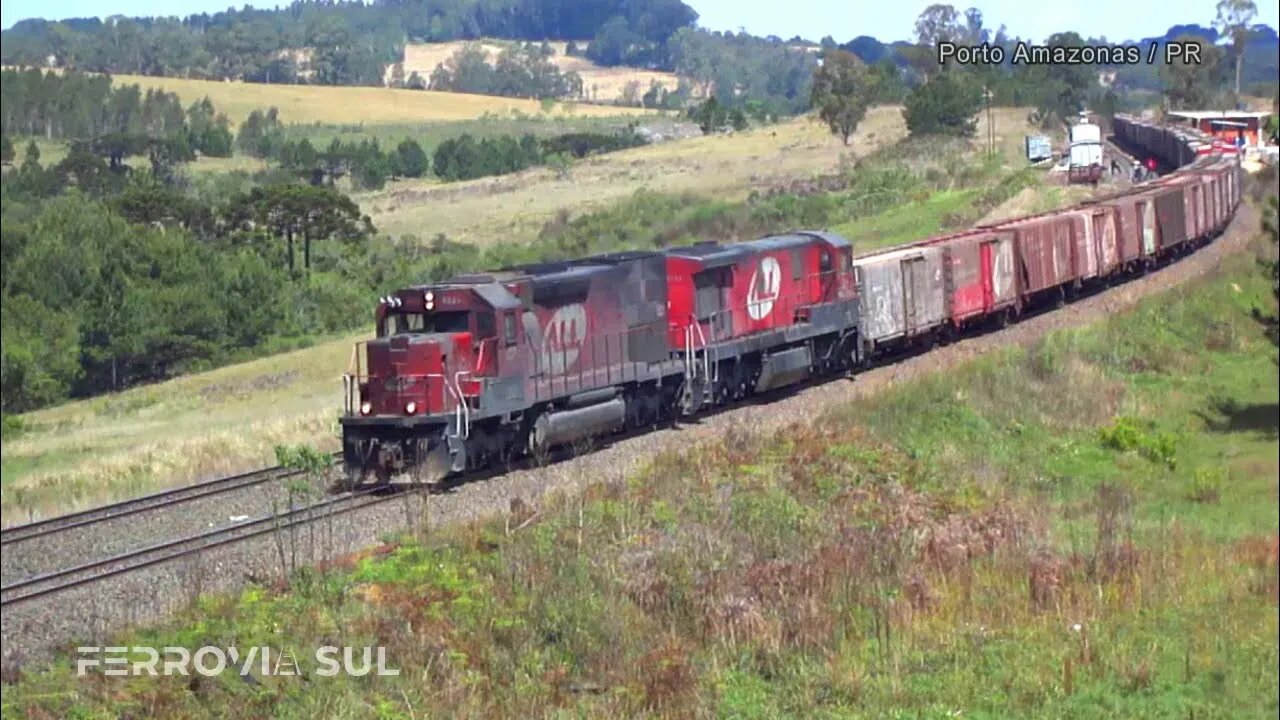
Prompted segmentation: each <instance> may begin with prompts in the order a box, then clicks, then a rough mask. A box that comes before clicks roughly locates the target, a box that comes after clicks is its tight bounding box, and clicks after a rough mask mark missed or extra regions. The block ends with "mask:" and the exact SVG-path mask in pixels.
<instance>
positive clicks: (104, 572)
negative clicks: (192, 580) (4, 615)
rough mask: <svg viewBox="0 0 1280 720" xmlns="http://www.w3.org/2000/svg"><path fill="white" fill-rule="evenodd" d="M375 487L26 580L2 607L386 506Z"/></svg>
mask: <svg viewBox="0 0 1280 720" xmlns="http://www.w3.org/2000/svg"><path fill="white" fill-rule="evenodd" d="M375 490H376V488H375V489H370V490H364V491H357V492H354V493H350V494H347V495H340V496H333V497H328V498H325V499H323V500H320V501H318V502H315V503H312V504H310V505H305V506H301V507H295V508H291V509H289V510H287V511H285V512H281V513H274V514H271V515H264V516H262V517H259V518H257V519H254V520H249V521H246V522H243V523H240V524H238V525H232V526H230V527H224V528H217V529H215V530H210V531H207V532H203V533H200V534H199V535H191V536H188V537H185V538H180V539H177V540H169V541H165V542H161V543H157V544H155V545H151V546H148V547H144V548H139V549H136V550H130V551H128V552H125V553H121V554H119V555H115V556H112V557H109V558H103V559H100V560H94V561H91V562H88V563H84V564H82V565H77V566H75V567H71V568H66V569H64V570H57V571H54V572H50V573H45V574H43V575H37V576H34V577H31V578H26V579H24V580H21V581H19V582H16V583H13V584H11V585H8V586H5V587H0V607H8V606H10V605H16V604H18V603H22V602H27V601H30V600H35V599H38V598H42V597H47V596H50V595H56V594H58V593H61V592H64V591H66V590H69V589H72V588H75V587H79V586H81V585H85V584H88V583H93V582H97V581H99V580H104V579H106V578H110V577H115V576H118V575H125V574H128V573H131V572H135V571H137V570H141V569H143V568H146V567H150V566H153V565H159V564H161V563H165V562H169V561H172V560H176V559H180V558H183V557H188V556H192V555H198V554H200V553H203V552H205V551H207V550H210V549H213V548H217V547H222V546H224V545H230V544H233V543H236V542H240V541H243V540H248V539H251V538H255V537H260V536H262V535H266V534H268V533H272V532H276V531H279V530H284V529H289V528H293V527H295V526H301V525H306V524H307V523H312V522H316V521H323V520H325V519H327V518H332V517H335V516H337V515H343V514H346V513H349V512H353V511H355V510H358V509H360V508H364V507H368V506H370V505H375V504H378V503H382V502H386V501H388V500H390V499H392V498H394V497H396V496H395V495H377V494H375Z"/></svg>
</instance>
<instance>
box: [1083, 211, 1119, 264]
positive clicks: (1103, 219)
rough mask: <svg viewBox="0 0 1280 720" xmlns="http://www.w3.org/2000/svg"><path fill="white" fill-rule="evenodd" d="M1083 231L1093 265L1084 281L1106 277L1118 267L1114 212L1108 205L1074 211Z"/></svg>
mask: <svg viewBox="0 0 1280 720" xmlns="http://www.w3.org/2000/svg"><path fill="white" fill-rule="evenodd" d="M1074 214H1075V215H1076V216H1077V218H1078V220H1077V222H1078V223H1079V225H1078V227H1082V228H1083V230H1084V233H1083V234H1084V236H1085V243H1086V244H1087V246H1088V247H1089V248H1090V249H1091V250H1092V253H1093V257H1094V258H1095V263H1094V267H1093V272H1092V273H1090V274H1088V275H1086V276H1085V278H1084V279H1088V278H1092V277H1106V276H1108V275H1110V274H1111V273H1113V272H1115V271H1116V268H1117V267H1119V266H1120V263H1121V259H1120V246H1119V233H1118V232H1117V230H1116V210H1115V207H1113V206H1110V205H1087V206H1085V207H1083V208H1081V209H1079V210H1075V211H1074Z"/></svg>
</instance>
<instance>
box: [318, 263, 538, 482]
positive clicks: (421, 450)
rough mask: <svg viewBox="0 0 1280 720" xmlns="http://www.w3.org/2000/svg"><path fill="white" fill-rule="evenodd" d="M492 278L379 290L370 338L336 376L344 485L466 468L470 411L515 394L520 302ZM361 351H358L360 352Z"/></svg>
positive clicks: (429, 477) (423, 478) (421, 478)
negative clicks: (340, 383)
mask: <svg viewBox="0 0 1280 720" xmlns="http://www.w3.org/2000/svg"><path fill="white" fill-rule="evenodd" d="M513 289H519V288H518V287H517V286H513V288H508V287H506V286H504V285H502V284H501V283H500V282H498V281H497V279H496V278H493V277H490V276H484V277H476V278H466V277H464V278H455V279H453V280H451V281H449V282H448V283H446V284H442V285H436V286H423V287H413V288H409V289H405V290H400V291H398V292H396V293H394V294H392V295H390V296H388V297H385V298H382V300H381V302H379V304H378V308H377V312H376V323H375V324H376V336H375V337H374V338H373V339H371V340H369V341H367V342H365V343H362V345H363V346H364V347H363V350H364V351H363V353H361V348H360V347H359V346H357V348H356V350H355V354H354V365H355V368H354V370H353V372H351V373H348V375H347V376H345V378H344V380H345V382H346V385H347V401H346V408H345V412H344V414H343V417H342V421H341V422H342V426H343V454H344V460H345V464H346V467H347V471H348V484H349V485H360V484H368V483H371V482H377V483H385V482H409V483H415V484H416V483H422V482H435V481H438V480H440V479H442V478H443V477H444V476H445V475H447V474H449V473H450V472H456V471H460V470H463V469H465V468H466V466H467V461H468V456H469V454H474V452H476V450H477V449H476V448H471V449H470V451H469V450H468V448H467V447H466V445H467V443H466V439H467V437H468V435H469V434H470V433H469V430H470V425H471V422H472V416H473V415H475V414H476V413H477V412H478V411H481V410H492V408H485V407H483V406H482V403H487V404H490V405H492V404H493V403H494V402H495V401H496V400H500V399H501V398H504V397H505V398H510V399H512V400H517V399H518V398H519V395H520V394H521V393H520V392H519V391H520V389H521V388H522V381H523V379H522V378H520V377H518V376H517V374H516V373H517V371H518V368H520V367H522V363H521V362H519V360H520V359H521V354H522V353H523V347H522V344H523V338H522V332H521V327H520V322H519V313H520V311H521V309H522V307H523V305H522V302H521V301H520V299H519V298H518V297H517V296H516V295H515V294H514V293H513V292H512V290H513ZM362 355H363V357H362Z"/></svg>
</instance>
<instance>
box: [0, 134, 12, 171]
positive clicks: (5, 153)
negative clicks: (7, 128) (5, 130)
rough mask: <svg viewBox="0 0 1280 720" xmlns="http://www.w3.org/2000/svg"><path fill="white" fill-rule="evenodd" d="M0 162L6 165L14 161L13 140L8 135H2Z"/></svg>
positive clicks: (0, 140) (0, 139)
mask: <svg viewBox="0 0 1280 720" xmlns="http://www.w3.org/2000/svg"><path fill="white" fill-rule="evenodd" d="M0 162H3V163H4V164H5V165H8V164H10V163H12V162H13V142H12V141H10V140H9V136H8V135H5V136H3V137H0Z"/></svg>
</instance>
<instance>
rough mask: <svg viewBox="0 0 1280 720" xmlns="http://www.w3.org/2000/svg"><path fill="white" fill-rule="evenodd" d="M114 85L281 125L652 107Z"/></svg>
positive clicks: (300, 89) (206, 84) (368, 91)
mask: <svg viewBox="0 0 1280 720" xmlns="http://www.w3.org/2000/svg"><path fill="white" fill-rule="evenodd" d="M114 79H115V82H116V84H120V85H133V84H136V85H139V86H141V87H142V89H143V90H146V89H148V88H162V89H164V90H166V91H168V92H173V93H177V95H178V97H180V98H181V99H182V102H183V103H184V104H189V103H192V102H195V101H197V100H199V99H200V98H203V97H206V96H207V97H208V98H209V99H210V100H212V101H213V104H214V107H216V108H217V109H218V111H219V112H223V113H226V115H227V118H228V119H230V120H231V122H232V123H233V124H239V123H240V122H243V121H244V119H245V117H247V116H248V115H249V113H250V112H252V111H254V110H265V109H267V108H269V107H275V108H277V109H279V111H280V121H281V122H283V123H325V124H353V123H366V124H370V125H377V124H384V123H419V122H430V121H448V120H473V119H475V118H479V117H482V116H484V115H485V114H490V115H512V114H516V113H523V114H525V115H539V114H543V115H546V116H548V117H605V116H616V115H643V114H646V113H649V112H652V111H648V110H642V109H640V108H622V107H611V106H603V105H590V104H587V103H555V104H554V105H550V104H549V105H548V106H547V108H544V107H543V105H542V103H540V102H538V101H537V100H524V99H518V98H504V97H494V96H490V95H468V94H465V93H446V92H432V91H428V90H396V89H391V88H375V87H331V86H322V85H268V84H263V83H240V82H214V81H210V80H184V79H180V78H162V77H148V76H143V75H115V76H114Z"/></svg>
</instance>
